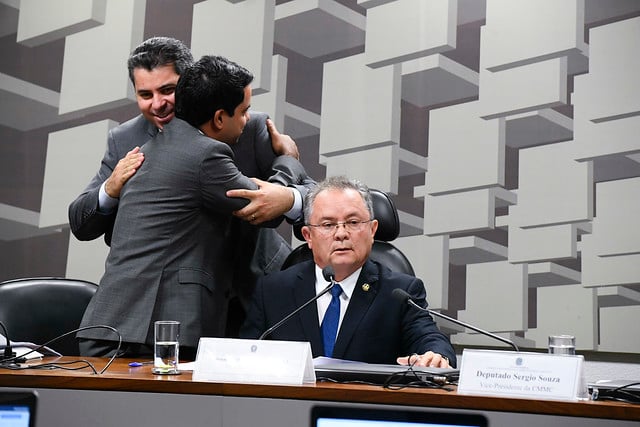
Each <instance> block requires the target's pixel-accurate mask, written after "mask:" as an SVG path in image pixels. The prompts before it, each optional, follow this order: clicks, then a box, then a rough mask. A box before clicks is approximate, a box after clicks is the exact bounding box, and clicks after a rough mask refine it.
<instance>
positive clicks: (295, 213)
mask: <svg viewBox="0 0 640 427" xmlns="http://www.w3.org/2000/svg"><path fill="white" fill-rule="evenodd" d="M289 188H291V191H293V207H292V208H291V209H289V211H288V212H285V214H284V216H286V217H287V218H289V219H290V220H292V221H295V220H297V219H299V218H301V217H302V195H301V194H300V191H299V190H298V189H297V188H295V187H289Z"/></svg>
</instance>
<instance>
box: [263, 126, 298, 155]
mask: <svg viewBox="0 0 640 427" xmlns="http://www.w3.org/2000/svg"><path fill="white" fill-rule="evenodd" d="M267 130H268V131H269V135H270V136H271V147H272V148H273V152H274V153H276V154H277V155H278V156H291V157H293V158H295V159H296V160H300V153H299V152H298V146H297V145H296V142H295V141H294V140H293V139H292V138H291V137H290V136H289V135H285V134H282V133H280V132H278V129H276V125H275V124H274V123H273V121H272V120H271V119H267Z"/></svg>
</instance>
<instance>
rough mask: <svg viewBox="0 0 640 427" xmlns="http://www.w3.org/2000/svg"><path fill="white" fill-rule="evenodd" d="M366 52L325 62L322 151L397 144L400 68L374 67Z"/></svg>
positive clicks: (351, 149)
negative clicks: (368, 60) (371, 65)
mask: <svg viewBox="0 0 640 427" xmlns="http://www.w3.org/2000/svg"><path fill="white" fill-rule="evenodd" d="M364 60H365V57H364V55H354V56H350V57H347V58H345V59H340V60H337V61H332V62H328V63H326V64H325V65H324V75H323V80H322V117H321V121H320V154H321V155H326V154H330V153H335V154H337V153H340V152H348V151H353V150H354V149H363V148H365V147H369V146H379V145H389V144H397V143H398V141H399V138H400V95H401V85H400V81H401V76H400V67H398V66H389V67H383V68H379V69H375V70H373V69H371V68H369V67H367V66H366V65H365V64H364Z"/></svg>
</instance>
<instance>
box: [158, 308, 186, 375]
mask: <svg viewBox="0 0 640 427" xmlns="http://www.w3.org/2000/svg"><path fill="white" fill-rule="evenodd" d="M154 334H155V335H154V337H155V342H154V349H153V369H152V372H153V373H154V374H160V375H176V374H179V373H180V371H178V353H179V347H180V346H179V344H178V337H179V336H180V322H177V321H175V320H159V321H157V322H155V323H154Z"/></svg>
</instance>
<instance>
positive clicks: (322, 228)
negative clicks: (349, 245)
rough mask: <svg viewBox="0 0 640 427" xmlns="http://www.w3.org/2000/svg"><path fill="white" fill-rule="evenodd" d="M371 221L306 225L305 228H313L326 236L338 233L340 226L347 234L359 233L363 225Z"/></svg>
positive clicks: (352, 220)
mask: <svg viewBox="0 0 640 427" xmlns="http://www.w3.org/2000/svg"><path fill="white" fill-rule="evenodd" d="M371 221H372V220H371V219H368V220H366V221H358V220H357V219H350V220H349V221H344V222H323V223H322V224H307V226H309V227H314V228H315V229H316V230H318V231H319V232H320V233H322V234H324V235H325V236H328V235H331V234H333V233H335V232H336V231H338V228H340V226H341V225H343V226H344V229H345V230H347V231H349V232H357V231H361V230H362V229H364V225H365V224H368V223H370V222H371Z"/></svg>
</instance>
